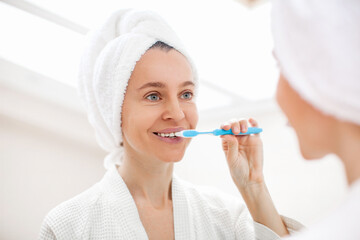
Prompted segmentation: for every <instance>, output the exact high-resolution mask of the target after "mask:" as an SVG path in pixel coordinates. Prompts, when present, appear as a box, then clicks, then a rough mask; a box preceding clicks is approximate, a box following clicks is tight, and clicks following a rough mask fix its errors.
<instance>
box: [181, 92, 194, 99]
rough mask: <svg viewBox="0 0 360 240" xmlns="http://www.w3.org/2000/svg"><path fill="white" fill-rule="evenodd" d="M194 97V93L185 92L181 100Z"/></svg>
mask: <svg viewBox="0 0 360 240" xmlns="http://www.w3.org/2000/svg"><path fill="white" fill-rule="evenodd" d="M192 97H193V94H192V92H185V93H183V94H182V95H181V98H183V99H191V98H192Z"/></svg>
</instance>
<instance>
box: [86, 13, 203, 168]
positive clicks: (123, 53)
mask: <svg viewBox="0 0 360 240" xmlns="http://www.w3.org/2000/svg"><path fill="white" fill-rule="evenodd" d="M158 41H161V42H164V43H166V44H168V45H169V46H171V47H173V48H175V49H176V50H177V51H179V52H181V53H182V54H183V55H184V56H185V57H186V58H187V60H188V61H189V63H190V65H191V66H192V70H193V76H194V81H197V74H196V70H195V67H194V64H193V63H192V61H191V59H190V58H189V56H188V55H187V53H186V51H185V49H184V47H183V45H182V43H181V41H180V40H179V38H178V37H177V35H176V34H175V33H174V31H173V30H172V29H171V27H169V25H168V24H167V23H166V22H165V21H164V20H163V19H162V18H161V17H160V16H159V15H157V14H156V13H154V12H149V11H137V10H119V11H117V12H115V13H114V14H112V15H111V16H110V18H109V19H108V20H107V21H106V22H105V23H104V24H103V25H101V27H100V28H98V29H96V30H94V31H91V32H90V33H89V34H88V36H87V41H86V46H85V50H84V54H83V56H82V59H81V64H80V69H79V93H80V96H81V98H82V99H83V102H84V103H85V105H86V109H87V113H88V118H89V122H90V123H91V125H92V126H93V127H94V128H95V132H96V138H97V141H98V143H99V144H100V146H101V147H102V148H103V149H104V150H105V151H107V152H108V153H109V154H108V155H107V156H106V158H105V162H104V164H105V168H109V166H111V165H113V164H120V161H121V156H122V152H123V147H122V146H121V142H122V132H121V110H122V104H123V101H124V96H125V92H126V87H127V84H128V80H129V79H130V76H131V73H132V71H133V70H134V67H135V65H136V62H137V61H139V60H140V58H141V56H142V55H143V54H144V53H145V52H146V51H147V50H148V49H149V48H150V47H151V46H152V45H153V44H155V43H156V42H158ZM195 85H197V84H195Z"/></svg>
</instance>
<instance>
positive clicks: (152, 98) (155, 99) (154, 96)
mask: <svg viewBox="0 0 360 240" xmlns="http://www.w3.org/2000/svg"><path fill="white" fill-rule="evenodd" d="M146 99H147V100H150V101H158V100H159V99H160V97H159V96H158V95H157V94H155V93H153V94H150V95H148V96H147V97H146Z"/></svg>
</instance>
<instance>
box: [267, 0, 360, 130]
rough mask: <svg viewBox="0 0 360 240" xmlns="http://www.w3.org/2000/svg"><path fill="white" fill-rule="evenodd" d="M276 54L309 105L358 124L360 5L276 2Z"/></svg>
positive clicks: (339, 0)
mask: <svg viewBox="0 0 360 240" xmlns="http://www.w3.org/2000/svg"><path fill="white" fill-rule="evenodd" d="M272 3H273V6H272V32H273V38H274V52H275V55H276V58H277V59H278V61H279V64H280V68H281V72H282V74H283V75H284V76H285V78H286V79H287V80H288V82H289V84H290V85H291V86H292V87H293V88H294V89H295V90H296V91H297V92H298V93H299V94H300V96H301V97H302V98H303V99H305V100H306V101H307V102H309V103H310V104H312V105H313V106H314V107H315V108H317V109H318V110H320V111H322V112H323V113H325V114H327V115H331V116H333V117H335V118H337V119H339V120H343V121H347V122H352V123H355V124H358V125H360V1H359V0H273V2H272Z"/></svg>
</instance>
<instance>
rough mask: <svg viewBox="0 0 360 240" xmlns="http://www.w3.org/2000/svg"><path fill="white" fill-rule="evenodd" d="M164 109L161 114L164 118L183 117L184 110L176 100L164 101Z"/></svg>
mask: <svg viewBox="0 0 360 240" xmlns="http://www.w3.org/2000/svg"><path fill="white" fill-rule="evenodd" d="M165 108H166V109H165V111H164V114H163V118H164V119H165V120H169V119H173V120H176V121H178V120H181V119H183V118H184V117H185V114H184V111H183V109H182V107H181V105H180V102H179V101H178V100H169V101H168V102H167V103H166V107H165Z"/></svg>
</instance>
